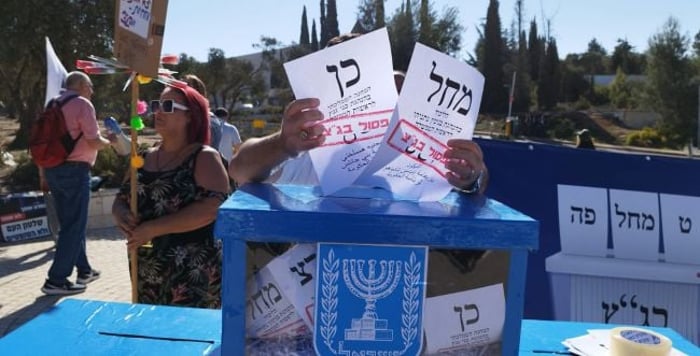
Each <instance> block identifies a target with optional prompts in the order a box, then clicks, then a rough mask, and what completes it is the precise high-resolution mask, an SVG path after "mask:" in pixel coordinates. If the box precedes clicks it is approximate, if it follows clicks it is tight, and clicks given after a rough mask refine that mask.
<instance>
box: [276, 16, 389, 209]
mask: <svg viewBox="0 0 700 356" xmlns="http://www.w3.org/2000/svg"><path fill="white" fill-rule="evenodd" d="M284 69H285V71H286V73H287V77H288V78H289V84H290V85H291V87H292V91H293V92H294V96H295V97H296V98H297V99H301V98H318V99H319V100H320V102H321V104H320V107H319V110H320V111H321V112H322V113H323V115H324V120H323V122H322V123H323V125H324V128H325V130H324V133H323V134H324V135H325V136H326V140H325V143H324V144H323V146H321V147H319V148H316V149H313V150H311V151H309V154H310V156H311V161H312V162H313V166H314V170H315V171H316V175H317V176H318V178H319V181H320V184H321V190H322V192H323V194H324V195H330V194H332V193H334V192H336V191H338V190H340V189H342V188H345V187H348V186H350V185H351V184H352V183H353V182H354V181H355V180H356V179H357V177H359V175H360V174H361V173H362V171H363V170H364V167H365V166H366V165H367V164H368V163H369V162H370V161H371V160H372V158H373V157H374V154H375V152H376V150H377V148H378V146H379V144H380V142H381V140H382V137H384V133H385V132H386V129H387V127H389V119H390V118H391V113H392V112H393V109H394V106H395V105H396V98H397V93H396V86H395V84H394V74H393V73H394V71H393V65H392V60H391V46H390V44H389V35H388V33H387V30H386V28H382V29H379V30H376V31H373V32H370V33H368V34H365V35H362V36H360V37H357V38H354V39H352V40H349V41H346V42H343V43H341V44H338V45H335V46H332V47H328V48H326V49H324V50H322V51H318V52H315V53H312V54H309V55H307V56H304V57H302V58H299V59H296V60H293V61H290V62H287V63H285V64H284Z"/></svg>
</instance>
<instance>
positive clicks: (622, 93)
mask: <svg viewBox="0 0 700 356" xmlns="http://www.w3.org/2000/svg"><path fill="white" fill-rule="evenodd" d="M610 102H611V103H612V104H613V105H615V107H617V108H620V109H628V108H629V107H630V104H631V102H632V87H631V86H630V85H629V83H628V82H627V75H625V72H624V71H623V70H622V67H621V66H620V67H617V73H615V79H614V80H613V81H612V83H611V84H610Z"/></svg>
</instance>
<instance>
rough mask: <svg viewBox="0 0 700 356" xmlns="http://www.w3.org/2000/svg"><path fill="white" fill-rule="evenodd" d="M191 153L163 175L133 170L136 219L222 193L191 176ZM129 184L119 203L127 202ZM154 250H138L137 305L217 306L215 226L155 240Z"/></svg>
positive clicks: (218, 273)
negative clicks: (135, 184) (211, 189)
mask: <svg viewBox="0 0 700 356" xmlns="http://www.w3.org/2000/svg"><path fill="white" fill-rule="evenodd" d="M200 151H201V147H200V148H199V149H197V150H195V151H194V152H193V153H192V154H191V155H190V156H189V157H187V158H186V159H185V160H184V161H183V162H182V164H180V165H179V166H178V167H176V168H174V169H172V170H168V171H162V172H151V171H147V170H145V169H143V168H141V169H139V170H138V172H137V179H138V185H137V193H138V211H139V215H140V218H141V221H148V220H153V219H156V218H158V217H161V216H164V215H168V214H172V213H174V212H177V211H178V210H180V209H181V208H183V207H185V206H187V205H188V204H190V203H192V202H194V201H197V200H201V199H204V198H206V197H216V198H218V199H220V200H221V201H222V202H223V201H224V200H225V199H226V194H225V193H220V192H212V191H207V190H205V189H204V188H202V187H199V186H197V184H196V182H195V178H194V172H195V164H196V157H197V154H198V153H199V152H200ZM129 189H130V186H129V182H126V183H125V184H124V185H123V186H122V187H121V189H120V192H119V197H118V198H119V199H124V200H125V201H126V202H127V204H128V203H129V200H130V194H129V191H130V190H129ZM152 245H153V247H144V246H142V247H140V248H139V249H138V283H137V289H138V302H139V303H144V304H158V305H174V306H186V307H197V308H221V268H222V267H221V242H220V241H219V240H217V239H215V238H214V223H211V224H209V225H207V226H204V227H201V228H198V229H195V230H192V231H188V232H183V233H176V234H167V235H162V236H158V237H156V238H154V239H153V240H152Z"/></svg>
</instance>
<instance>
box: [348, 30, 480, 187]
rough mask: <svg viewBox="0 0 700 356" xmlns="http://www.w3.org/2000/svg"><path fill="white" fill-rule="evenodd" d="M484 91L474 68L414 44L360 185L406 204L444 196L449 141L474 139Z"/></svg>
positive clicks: (448, 185)
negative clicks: (393, 105)
mask: <svg viewBox="0 0 700 356" xmlns="http://www.w3.org/2000/svg"><path fill="white" fill-rule="evenodd" d="M483 87H484V76H483V75H481V73H479V71H477V70H476V69H475V68H473V67H471V66H469V65H468V64H466V63H464V62H462V61H460V60H457V59H455V58H453V57H450V56H448V55H446V54H444V53H441V52H439V51H436V50H434V49H431V48H430V47H427V46H424V45H422V44H420V43H417V44H416V47H415V49H414V52H413V55H412V56H411V64H410V66H409V68H408V72H407V73H406V79H405V81H404V84H403V89H402V90H401V95H400V96H399V101H398V105H397V108H396V110H395V111H394V113H393V116H392V120H391V123H390V125H389V128H388V130H387V133H386V135H385V136H384V140H383V141H382V145H381V146H380V148H379V150H378V152H377V154H376V155H375V157H374V160H373V162H372V164H371V165H370V166H369V167H368V168H367V169H366V170H365V172H364V173H363V175H362V176H361V177H360V179H359V181H358V182H359V183H360V184H361V185H368V186H377V187H382V188H385V189H387V190H390V191H391V192H393V193H394V194H395V195H397V196H399V197H401V198H405V199H410V200H421V201H435V200H440V199H442V198H443V197H445V195H447V193H449V191H450V189H451V188H452V187H451V185H450V183H448V182H447V179H446V174H447V172H448V170H447V169H446V168H445V158H444V153H445V151H446V149H447V141H448V140H449V139H451V138H462V139H471V138H472V135H473V133H474V127H475V126H476V120H477V118H478V114H479V106H480V103H481V94H482V91H483Z"/></svg>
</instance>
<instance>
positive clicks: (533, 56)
mask: <svg viewBox="0 0 700 356" xmlns="http://www.w3.org/2000/svg"><path fill="white" fill-rule="evenodd" d="M540 43H541V42H540V38H539V37H538V35H537V22H536V21H535V19H534V18H533V19H532V21H531V22H530V34H529V37H528V48H527V51H528V55H529V59H530V60H529V62H530V63H529V64H530V78H532V80H534V81H537V80H539V78H540V75H539V73H540V53H541V52H542V48H540Z"/></svg>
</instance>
